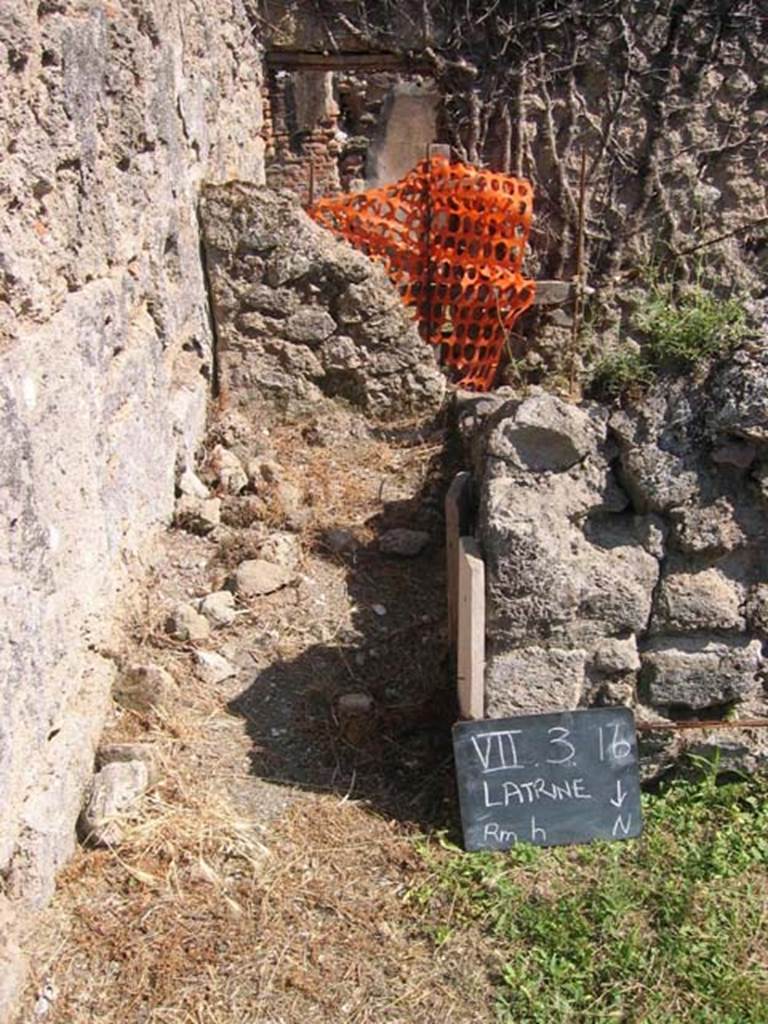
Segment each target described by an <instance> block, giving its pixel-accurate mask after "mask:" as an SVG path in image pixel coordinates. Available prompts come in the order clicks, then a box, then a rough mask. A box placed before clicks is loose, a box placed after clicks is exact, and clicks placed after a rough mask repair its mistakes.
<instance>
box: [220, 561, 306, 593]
mask: <svg viewBox="0 0 768 1024" xmlns="http://www.w3.org/2000/svg"><path fill="white" fill-rule="evenodd" d="M292 579H293V573H292V572H291V570H290V569H287V568H286V567H285V566H284V565H275V563H274V562H267V561H266V560H265V559H263V558H251V559H248V560H247V561H245V562H241V563H240V565H239V566H238V567H237V570H236V571H235V575H234V586H235V591H236V592H237V593H238V594H240V595H241V597H244V598H249V597H261V596H263V595H265V594H271V593H272V592H273V591H275V590H280V588H281V587H285V586H287V585H288V584H289V583H290V582H291V580H292Z"/></svg>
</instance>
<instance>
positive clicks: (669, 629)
mask: <svg viewBox="0 0 768 1024" xmlns="http://www.w3.org/2000/svg"><path fill="white" fill-rule="evenodd" d="M743 601H744V588H743V587H742V586H739V584H737V583H735V582H734V581H733V580H731V579H729V578H728V577H727V576H725V575H724V574H723V573H722V572H720V570H719V569H715V568H710V569H702V570H701V571H699V572H683V571H677V572H673V573H670V574H668V575H666V576H664V577H663V578H662V580H661V583H660V585H659V589H658V592H657V594H656V600H655V604H654V611H653V620H652V628H653V630H654V631H655V632H657V633H686V632H702V631H705V632H706V631H710V632H711V631H713V630H741V629H743V628H744V625H745V621H744V613H743V611H742V604H743Z"/></svg>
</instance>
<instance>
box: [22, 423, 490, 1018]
mask: <svg viewBox="0 0 768 1024" xmlns="http://www.w3.org/2000/svg"><path fill="white" fill-rule="evenodd" d="M217 440H218V441H221V440H224V441H225V442H227V443H228V444H233V447H234V448H236V449H238V450H240V451H242V450H243V448H247V449H248V450H250V451H252V452H254V453H256V454H261V455H265V454H266V455H268V456H269V457H270V458H272V459H274V460H276V461H277V462H278V463H279V464H280V465H281V466H282V467H283V470H284V473H285V477H286V478H287V479H288V480H289V481H290V482H291V483H292V484H293V486H294V490H295V491H296V493H298V494H299V495H300V500H299V501H298V503H297V504H296V506H295V507H293V508H290V509H287V508H285V507H282V506H281V504H280V502H279V501H271V500H269V499H267V500H266V501H264V500H257V499H256V498H255V497H254V496H252V495H250V496H249V495H241V496H238V497H226V498H224V499H223V500H224V512H223V521H224V523H225V524H226V525H224V526H222V527H219V528H218V529H217V530H216V531H215V533H214V539H211V538H210V537H208V538H205V537H200V536H196V535H194V534H191V533H186V532H184V531H181V530H177V529H174V530H170V531H169V532H168V533H167V534H166V535H165V536H164V537H163V538H162V541H161V544H160V549H159V551H158V554H157V557H156V558H155V559H154V561H153V566H152V570H151V579H150V587H149V588H148V590H147V591H146V593H144V594H143V595H142V597H141V599H140V600H137V602H136V604H135V606H134V607H133V610H132V614H131V616H130V621H129V622H128V624H127V627H126V638H125V640H124V642H123V648H122V650H121V651H119V657H121V658H125V659H127V660H134V661H136V660H144V661H147V660H151V661H153V662H155V663H157V664H161V665H163V666H164V667H166V668H167V669H168V670H169V671H171V672H172V674H173V675H174V677H175V679H176V681H177V682H178V684H179V687H180V697H179V699H178V700H177V701H176V702H174V703H172V704H171V705H170V706H166V707H163V708H162V709H160V710H159V711H157V712H154V713H151V714H148V715H140V714H136V713H134V712H130V711H124V710H120V709H118V708H116V709H115V712H114V715H113V718H112V720H111V721H110V723H109V726H108V729H107V732H106V734H105V740H110V741H128V740H130V741H141V742H143V743H146V744H149V745H150V746H151V748H152V750H153V751H154V755H155V758H156V760H157V762H158V763H159V765H160V772H159V778H158V781H157V782H156V784H155V785H154V786H153V788H152V789H151V791H150V792H149V794H148V795H147V796H146V797H145V798H144V799H143V801H142V803H141V805H140V806H139V807H137V808H136V810H135V812H134V813H133V815H132V818H131V820H130V822H129V823H128V824H127V826H126V835H125V840H124V842H123V843H122V844H121V845H120V846H119V847H118V848H116V849H101V850H93V849H86V848H83V849H81V850H80V852H79V853H78V855H77V856H76V857H75V859H74V860H73V861H72V863H71V864H70V865H69V866H68V868H67V869H66V870H65V872H64V873H63V875H62V877H61V879H60V884H59V888H58V892H57V895H56V898H55V901H54V904H53V906H52V908H51V909H50V910H49V911H47V912H46V913H45V914H44V915H43V918H42V920H41V921H39V922H38V923H37V925H36V929H35V934H34V936H33V937H31V938H30V943H29V946H30V948H31V949H32V951H33V963H34V969H33V976H32V979H31V984H30V987H29V992H28V996H27V1001H26V1004H25V1006H24V1009H23V1013H22V1017H21V1020H22V1021H25V1022H26V1021H36V1020H38V1019H44V1020H45V1021H49V1022H51V1024H80V1022H82V1024H85V1022H93V1024H107V1022H121V1024H133V1022H137V1024H138V1022H153V1024H155V1022H157V1024H176V1022H181V1021H184V1022H187V1021H188V1022H200V1024H208V1022H220V1024H235V1022H259V1024H294V1022H299V1021H301V1022H305V1021H311V1022H337V1021H344V1022H350V1024H354V1022H377V1024H383V1022H386V1024H400V1022H402V1024H410V1022H417V1021H418V1022H422V1021H424V1022H427V1021H429V1022H434V1021H455V1022H462V1024H464V1022H466V1024H471V1022H473V1021H488V1020H490V1019H492V1017H493V1014H492V1010H491V1007H490V998H491V997H490V983H489V980H488V978H489V969H488V968H489V958H490V959H492V953H491V952H490V951H486V952H484V951H483V950H482V947H481V946H480V945H478V946H474V945H473V948H472V949H471V950H470V949H462V947H461V946H456V945H455V944H454V945H452V946H451V948H450V950H446V951H444V952H442V951H441V950H440V949H439V948H438V951H437V952H435V948H436V947H435V944H434V942H432V941H430V936H429V935H428V934H427V931H426V930H425V929H426V926H425V924H424V922H422V921H421V920H420V915H419V908H418V906H417V905H415V904H414V902H413V899H412V891H413V888H414V885H415V884H416V882H417V881H419V880H420V879H422V878H423V875H424V870H425V869H424V867H423V864H422V863H421V859H420V858H419V857H418V855H417V854H416V852H415V849H414V837H416V836H418V835H419V834H420V833H423V832H425V831H431V830H434V829H438V828H446V829H448V830H449V832H450V830H451V829H455V827H456V821H455V814H456V809H455V798H454V790H453V773H452V762H451V751H450V723H451V722H452V721H453V720H454V717H455V708H454V705H453V700H452V696H451V692H452V691H451V686H450V671H449V663H448V656H447V650H446V633H445V578H444V557H445V556H444V542H443V522H442V501H443V495H444V490H445V486H446V482H447V480H448V479H449V477H450V475H451V473H452V470H453V468H454V467H453V466H452V464H451V459H450V455H449V454H447V452H446V446H445V428H444V424H443V423H441V422H439V421H437V422H429V423H424V422H409V423H398V424H390V425H388V426H383V425H375V424H374V425H371V424H370V423H366V422H365V421H364V420H363V419H362V418H361V417H360V416H358V415H356V414H354V413H351V412H349V411H345V410H343V409H339V408H338V407H337V406H335V405H333V404H332V403H329V404H328V405H327V406H324V407H323V408H321V409H319V410H318V411H317V412H316V413H315V414H314V415H313V416H311V417H309V418H307V417H299V418H297V419H296V420H295V421H291V420H289V419H286V418H283V419H281V420H276V421H273V422H269V423H263V424H262V425H261V426H255V425H254V424H253V423H247V422H246V423H244V422H243V420H242V419H238V418H237V417H235V418H234V419H233V418H232V417H228V416H227V415H225V416H223V417H222V418H221V419H220V421H219V422H218V423H215V424H214V426H213V429H212V433H211V442H212V443H213V442H215V441H217ZM396 526H406V527H409V528H417V529H424V530H427V531H429V533H430V537H431V541H430V544H429V546H428V547H427V548H426V550H425V551H423V552H422V553H421V554H419V555H418V556H416V557H413V558H403V557H396V556H391V555H390V556H388V555H385V554H383V553H382V552H381V551H380V550H379V547H378V542H377V538H378V536H379V535H380V534H381V533H382V532H383V531H384V530H386V529H389V528H391V527H396ZM286 528H287V529H288V530H289V531H291V532H292V533H293V534H294V535H295V536H297V537H298V540H299V543H300V555H299V562H298V565H297V567H296V572H295V577H294V581H293V582H292V583H291V584H290V585H289V586H287V587H285V588H283V589H281V590H279V591H277V592H275V593H273V594H270V595H268V596H265V597H259V598H254V599H253V600H251V601H250V602H247V603H246V602H242V601H239V602H238V609H237V610H238V614H237V618H236V621H235V622H234V623H233V624H232V625H231V626H228V627H224V628H221V629H218V630H216V631H215V633H214V634H212V637H211V639H210V640H209V641H205V642H203V643H200V644H197V645H191V644H189V643H182V642H179V641H175V640H173V639H171V638H170V637H169V636H168V635H167V633H166V632H165V631H164V628H163V624H164V621H165V618H166V616H167V613H168V610H169V608H171V607H172V606H173V604H174V603H176V602H178V601H179V600H190V599H193V598H197V597H201V596H203V595H205V594H206V593H209V592H211V591H212V590H216V589H218V588H220V587H221V586H222V585H223V584H224V583H225V581H226V580H227V578H228V576H229V574H230V572H231V570H232V569H233V568H234V567H236V565H237V564H238V563H239V562H240V561H241V560H242V559H244V558H249V557H256V556H257V555H258V553H259V551H260V550H261V547H262V545H263V544H264V542H265V540H266V539H267V538H268V537H269V536H270V535H271V534H272V533H273V532H274V531H275V530H285V529H286ZM333 530H346V531H348V533H349V536H347V538H346V543H345V544H344V545H342V547H343V548H344V549H343V550H341V551H339V550H338V547H339V544H338V543H337V542H335V541H334V534H332V533H331V531H333ZM337 539H338V538H337ZM195 647H199V648H202V649H206V650H216V651H218V652H219V653H221V654H222V655H224V656H225V657H226V658H227V659H228V660H229V661H230V662H231V663H232V664H233V665H235V666H236V667H237V674H236V676H235V677H234V678H230V679H227V680H225V681H224V682H221V683H218V684H216V685H215V686H211V685H207V684H203V683H202V682H201V680H200V679H199V678H198V676H197V674H196V672H195V663H194V655H195ZM349 693H357V694H365V695H367V696H368V697H370V698H371V704H370V708H369V710H368V711H367V712H366V713H365V714H363V715H361V716H360V717H358V718H353V719H351V720H350V719H349V718H345V717H344V716H342V715H340V712H339V698H340V697H342V696H343V695H344V694H349ZM342 703H343V702H342ZM478 942H479V940H478Z"/></svg>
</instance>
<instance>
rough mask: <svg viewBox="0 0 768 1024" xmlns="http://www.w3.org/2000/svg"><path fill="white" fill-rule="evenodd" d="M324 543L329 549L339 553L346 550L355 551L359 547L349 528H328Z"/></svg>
mask: <svg viewBox="0 0 768 1024" xmlns="http://www.w3.org/2000/svg"><path fill="white" fill-rule="evenodd" d="M325 543H326V545H327V547H328V549H329V550H330V551H333V552H334V554H339V555H340V554H343V553H345V552H347V551H356V550H357V548H359V547H360V544H359V542H358V540H357V538H356V537H355V535H354V533H352V531H351V530H342V529H335V530H329V531H328V533H326V535H325Z"/></svg>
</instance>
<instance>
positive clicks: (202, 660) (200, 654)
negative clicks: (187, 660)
mask: <svg viewBox="0 0 768 1024" xmlns="http://www.w3.org/2000/svg"><path fill="white" fill-rule="evenodd" d="M195 663H196V666H195V671H196V672H197V676H198V678H199V679H201V680H202V681H203V682H204V683H208V685H210V686H214V685H215V684H216V683H221V682H223V680H225V679H230V678H231V677H232V676H235V675H237V669H236V668H235V666H234V665H231V664H230V663H229V662H228V661H227V659H226V658H222V656H221V655H220V654H217V653H216V652H215V651H196V652H195Z"/></svg>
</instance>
